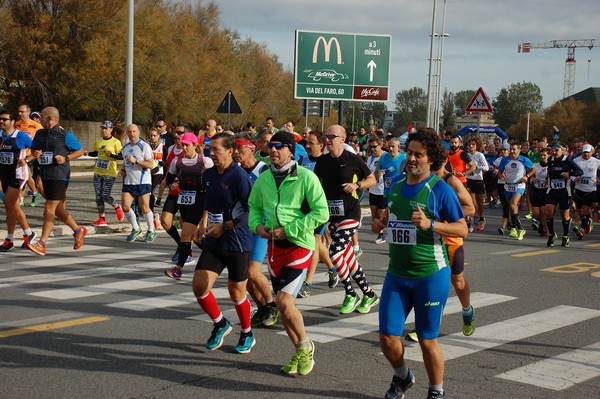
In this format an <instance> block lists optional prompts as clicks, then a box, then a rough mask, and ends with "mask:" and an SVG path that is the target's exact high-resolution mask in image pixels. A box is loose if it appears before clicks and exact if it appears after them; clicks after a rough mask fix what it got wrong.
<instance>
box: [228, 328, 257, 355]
mask: <svg viewBox="0 0 600 399" xmlns="http://www.w3.org/2000/svg"><path fill="white" fill-rule="evenodd" d="M254 345H256V338H254V334H253V333H252V331H250V332H247V333H241V334H240V340H239V342H238V344H237V346H234V347H233V351H234V352H235V353H250V351H251V350H252V348H253V347H254Z"/></svg>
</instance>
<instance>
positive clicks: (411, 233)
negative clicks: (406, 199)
mask: <svg viewBox="0 0 600 399" xmlns="http://www.w3.org/2000/svg"><path fill="white" fill-rule="evenodd" d="M387 230H388V240H389V241H390V243H391V244H395V245H415V244H416V243H417V227H416V226H415V225H414V224H412V222H409V221H401V220H390V221H388V225H387Z"/></svg>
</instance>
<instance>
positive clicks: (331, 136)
mask: <svg viewBox="0 0 600 399" xmlns="http://www.w3.org/2000/svg"><path fill="white" fill-rule="evenodd" d="M336 137H340V136H338V135H337V134H326V135H325V138H326V139H327V140H329V141H333V139H335V138H336Z"/></svg>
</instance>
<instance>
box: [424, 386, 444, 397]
mask: <svg viewBox="0 0 600 399" xmlns="http://www.w3.org/2000/svg"><path fill="white" fill-rule="evenodd" d="M427 399H446V392H445V391H436V390H435V389H431V388H429V391H427Z"/></svg>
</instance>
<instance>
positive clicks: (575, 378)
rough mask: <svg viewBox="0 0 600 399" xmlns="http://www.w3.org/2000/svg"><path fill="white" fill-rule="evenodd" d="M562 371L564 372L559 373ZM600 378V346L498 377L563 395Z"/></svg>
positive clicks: (568, 353)
mask: <svg viewBox="0 0 600 399" xmlns="http://www.w3.org/2000/svg"><path fill="white" fill-rule="evenodd" d="M557 370H560V372H557ZM599 375H600V342H596V343H594V344H591V345H588V346H585V347H583V348H578V349H576V350H573V351H570V352H566V353H562V354H560V355H557V356H554V357H551V358H549V359H544V360H541V361H539V362H536V363H533V364H529V365H526V366H523V367H519V368H517V369H514V370H510V371H507V372H506V373H502V374H498V375H497V376H496V377H498V378H502V379H505V380H510V381H516V382H520V383H523V384H529V385H534V386H537V387H540V388H547V389H552V390H554V391H561V390H563V389H567V388H570V387H572V386H573V385H575V384H578V383H580V382H583V381H586V380H589V379H592V378H595V377H598V376H599Z"/></svg>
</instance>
